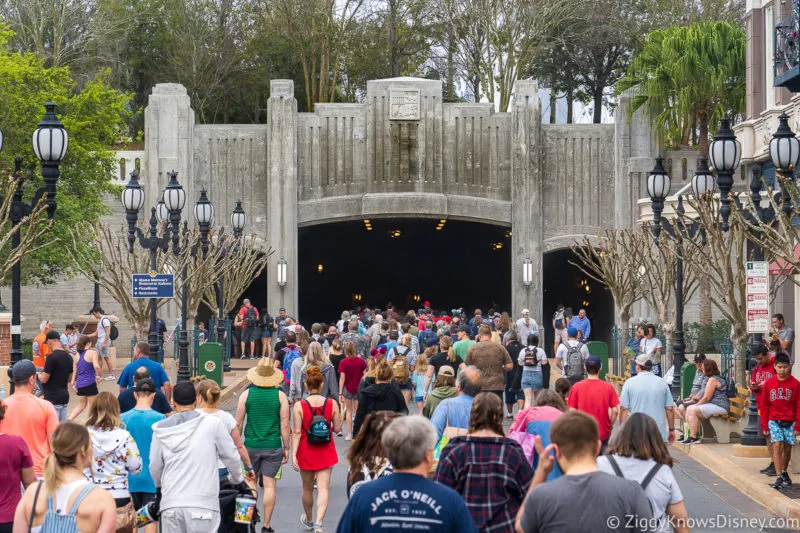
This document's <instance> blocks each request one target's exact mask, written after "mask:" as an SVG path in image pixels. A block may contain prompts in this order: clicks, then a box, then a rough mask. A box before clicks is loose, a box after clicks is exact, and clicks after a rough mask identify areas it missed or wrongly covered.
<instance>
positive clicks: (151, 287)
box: [133, 272, 175, 298]
mask: <svg viewBox="0 0 800 533" xmlns="http://www.w3.org/2000/svg"><path fill="white" fill-rule="evenodd" d="M174 296H175V274H156V273H155V272H152V273H150V274H134V275H133V297H134V298H173V297H174Z"/></svg>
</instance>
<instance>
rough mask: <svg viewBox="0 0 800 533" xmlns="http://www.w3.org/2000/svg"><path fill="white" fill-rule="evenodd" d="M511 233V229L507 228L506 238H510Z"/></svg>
mask: <svg viewBox="0 0 800 533" xmlns="http://www.w3.org/2000/svg"><path fill="white" fill-rule="evenodd" d="M511 235H512V233H511V230H508V231H507V232H506V238H507V239H510V238H511Z"/></svg>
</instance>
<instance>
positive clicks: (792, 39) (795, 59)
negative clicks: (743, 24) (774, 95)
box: [773, 8, 800, 85]
mask: <svg viewBox="0 0 800 533" xmlns="http://www.w3.org/2000/svg"><path fill="white" fill-rule="evenodd" d="M799 24H800V18H798V13H797V8H795V10H794V12H793V13H792V14H791V15H790V16H789V17H787V18H785V19H783V20H782V21H780V22H779V23H778V24H776V25H775V51H774V54H773V66H774V71H775V83H776V85H777V84H779V83H780V82H781V81H783V80H781V79H780V77H781V76H783V75H785V74H787V73H789V72H791V71H792V70H794V69H795V68H797V66H798V64H800V43H798V39H800V25H799Z"/></svg>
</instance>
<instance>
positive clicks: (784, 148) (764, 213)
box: [737, 113, 800, 446]
mask: <svg viewBox="0 0 800 533" xmlns="http://www.w3.org/2000/svg"><path fill="white" fill-rule="evenodd" d="M769 155H770V159H771V160H772V165H773V166H774V167H775V170H776V172H777V174H778V179H779V181H782V180H787V179H791V180H792V181H794V172H793V169H794V168H797V165H798V163H799V162H800V141H798V139H797V137H796V136H795V134H794V132H793V131H792V129H791V128H790V127H789V116H788V115H787V114H786V113H781V115H780V116H779V117H778V129H777V130H776V131H775V134H774V135H773V136H772V139H771V140H770V142H769ZM762 185H763V184H762V183H761V172H760V171H759V170H758V169H754V172H753V174H752V176H751V178H750V198H751V200H752V202H753V207H754V214H751V213H750V212H748V211H746V210H742V213H743V215H744V216H745V217H747V218H748V219H750V221H751V222H755V220H754V219H755V218H757V219H758V220H759V221H761V222H762V223H764V224H771V223H772V222H774V221H775V218H776V216H777V213H775V210H774V209H773V207H772V205H770V206H769V207H766V208H762V207H761V189H762ZM776 200H778V198H776ZM737 203H738V199H737ZM777 203H782V207H783V211H784V213H786V214H787V215H790V214H791V211H792V199H791V196H790V195H789V193H788V192H787V190H786V188H785V187H781V197H780V202H777V201H776V204H777ZM752 251H753V260H754V261H763V260H764V251H763V250H762V249H761V247H760V246H758V245H757V244H753V250H752ZM763 342H764V341H763V338H762V335H761V334H760V333H754V334H752V335H751V336H750V340H749V343H750V346H757V345H761V344H763ZM759 428H760V425H759V417H758V407H757V405H756V395H755V394H754V393H753V392H752V391H751V392H750V401H749V402H748V408H747V425H746V426H745V428H744V429H743V430H742V436H741V439H740V442H741V444H743V445H745V446H763V445H764V444H766V439H764V436H763V435H762V434H761V431H760V430H759Z"/></svg>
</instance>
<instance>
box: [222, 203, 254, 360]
mask: <svg viewBox="0 0 800 533" xmlns="http://www.w3.org/2000/svg"><path fill="white" fill-rule="evenodd" d="M246 223H247V215H245V213H244V209H242V201H241V200H236V208H235V209H234V210H233V212H232V213H231V227H232V228H233V236H234V237H235V238H236V239H239V238H240V237H241V236H242V230H244V226H245V224H246ZM220 233H221V232H220ZM219 253H220V259H224V258H225V255H226V254H227V251H226V250H225V249H224V248H221V249H220V252H219ZM217 310H218V314H219V318H218V320H217V342H219V343H221V344H222V345H223V346H224V356H223V358H222V370H223V372H230V369H231V354H230V352H229V351H228V349H227V348H228V346H227V343H226V342H224V339H225V322H224V321H225V273H224V272H222V273H220V276H219V290H218V291H217Z"/></svg>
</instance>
